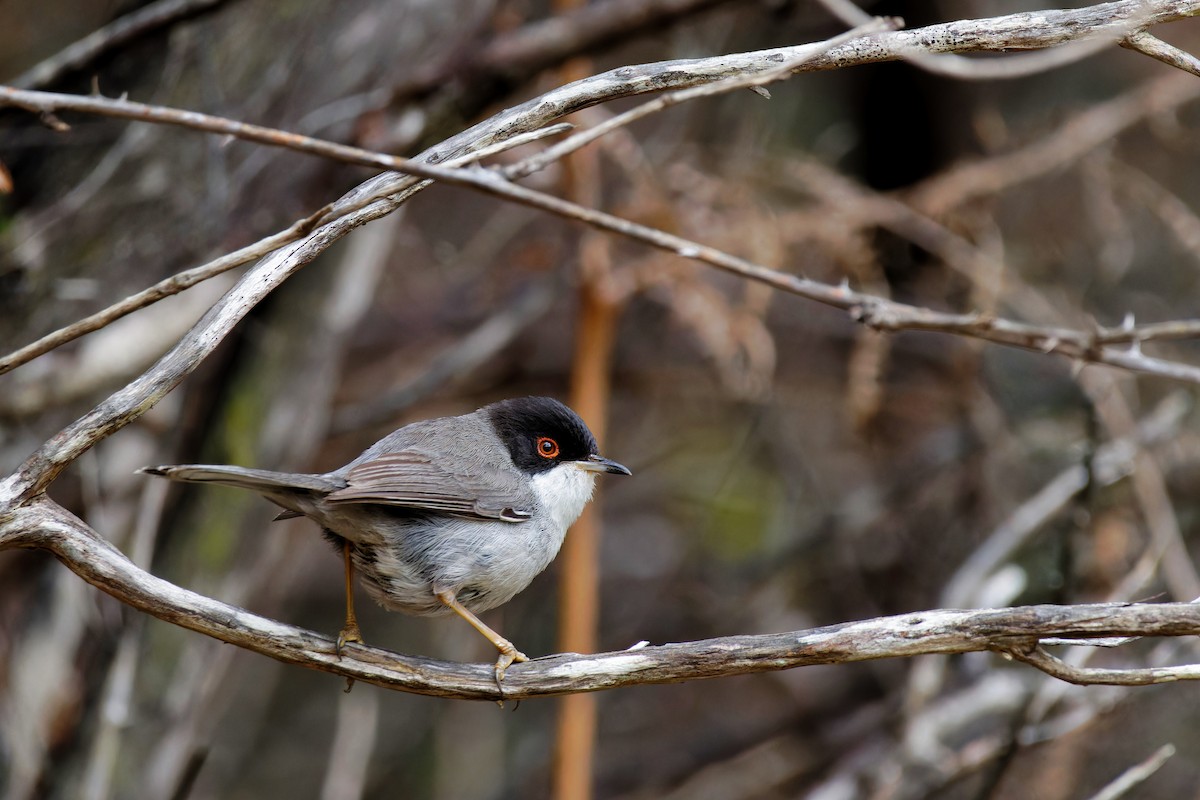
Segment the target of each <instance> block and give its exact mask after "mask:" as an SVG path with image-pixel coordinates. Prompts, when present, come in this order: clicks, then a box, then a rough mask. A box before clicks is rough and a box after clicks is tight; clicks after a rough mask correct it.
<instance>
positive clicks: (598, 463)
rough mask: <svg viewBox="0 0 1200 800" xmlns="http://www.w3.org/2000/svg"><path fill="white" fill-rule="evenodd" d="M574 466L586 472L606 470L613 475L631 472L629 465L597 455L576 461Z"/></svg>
mask: <svg viewBox="0 0 1200 800" xmlns="http://www.w3.org/2000/svg"><path fill="white" fill-rule="evenodd" d="M575 466H577V467H579V468H580V469H586V470H587V471H588V472H608V473H611V474H613V475H632V474H633V473H632V472H630V471H629V467H626V466H623V465H621V464H618V463H617V462H615V461H610V460H609V459H607V458H604V457H602V456H598V455H590V456H588V457H587V458H586V459H584V460H582V461H576V462H575Z"/></svg>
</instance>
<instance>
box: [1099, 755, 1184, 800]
mask: <svg viewBox="0 0 1200 800" xmlns="http://www.w3.org/2000/svg"><path fill="white" fill-rule="evenodd" d="M1173 755H1175V745H1173V744H1171V743H1169V742H1168V743H1167V744H1164V745H1163V746H1162V747H1160V748H1158V749H1157V750H1155V751H1154V752H1153V753H1151V754H1150V757H1149V758H1147V759H1146V760H1145V761H1143V762H1142V763H1140V764H1134V765H1133V766H1132V767H1130V768H1129V769H1127V770H1125V771H1124V772H1122V773H1121V774H1120V775H1118V776H1117V778H1116V780H1114V781H1113V782H1112V783H1110V784H1108V785H1107V786H1105V787H1104V788H1103V789H1101V790H1100V791H1099V792H1097V793H1096V794H1094V795H1092V796H1091V798H1090V800H1118V798H1120V797H1124V796H1125V794H1126V793H1127V792H1128V791H1129V790H1130V789H1132V788H1133V787H1135V786H1137V785H1138V784H1140V783H1144V782H1145V781H1146V779H1147V778H1149V777H1150V776H1151V775H1153V774H1154V773H1156V772H1158V770H1159V768H1160V767H1161V766H1162V765H1163V764H1165V763H1167V759H1168V758H1170V757H1171V756H1173Z"/></svg>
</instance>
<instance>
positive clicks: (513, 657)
mask: <svg viewBox="0 0 1200 800" xmlns="http://www.w3.org/2000/svg"><path fill="white" fill-rule="evenodd" d="M598 450H599V448H598V446H597V444H596V438H595V436H593V435H592V432H591V431H590V430H589V429H588V427H587V425H586V424H585V423H584V422H583V420H582V419H580V417H579V415H578V414H576V413H575V412H574V411H572V410H571V409H570V408H569V407H567V406H566V405H564V404H563V403H561V402H559V401H558V400H555V399H554V398H550V397H519V398H512V399H507V400H501V401H499V402H495V403H492V404H490V405H486V406H484V407H482V408H480V409H478V410H476V411H473V412H471V413H469V414H463V415H461V416H454V417H439V418H436V419H427V420H422V421H419V422H413V423H411V424H409V425H405V426H404V427H402V428H399V429H397V430H395V431H393V432H392V433H389V434H388V435H387V436H384V437H383V438H382V439H380V440H379V441H378V442H376V443H375V444H373V445H371V446H370V447H368V448H367V449H366V450H365V451H363V453H362V454H361V455H359V456H358V457H357V458H355V459H354V460H353V461H351V462H350V463H348V464H346V465H345V466H343V467H341V468H339V469H335V470H333V471H332V472H325V473H315V474H305V473H290V472H273V471H270V470H263V469H253V468H250V467H240V466H231V465H224V464H220V465H218V464H179V465H170V466H158V467H145V468H143V469H141V470H139V472H142V473H146V474H149V475H156V476H161V477H164V478H168V479H171V480H175V481H185V482H190V483H211V484H218V485H221V486H232V487H237V488H240V489H249V490H250V491H253V492H257V493H258V494H260V495H262V496H263V497H265V498H266V499H267V500H269V501H271V502H272V503H274V504H275V505H277V506H279V507H281V508H282V509H283V511H282V512H281V513H280V514H279V515H278V516H277V517H276V519H289V518H293V517H301V516H303V517H308V518H309V519H311V520H313V521H314V522H315V523H316V524H317V525H319V526H320V527H321V530H322V531H323V532H324V534H325V536H326V538H327V539H329V540H330V541H331V542H332V543H333V544H334V545H335V546H336V547H337V548H338V549H339V550H340V551H341V554H342V557H343V559H344V561H345V582H346V621H345V625H344V626H343V628H342V630H341V632H340V633H339V635H338V639H337V644H336V652H337V654H338V655H339V656H340V655H341V652H342V649H343V648H344V647H345V645H346V644H347V643H349V642H360V643H361V642H362V641H363V639H362V632H361V629H360V628H359V625H358V620H357V618H356V616H355V613H354V595H353V579H354V574H355V573H357V574H358V576H359V579H360V581H361V583H362V585H363V587H364V588H365V589H366V591H367V593H368V594H369V595H371V597H372V598H374V599H375V601H376V602H378V603H379V604H380V605H381V606H383V607H384V608H386V609H389V610H393V611H400V612H404V613H407V614H413V615H419V616H426V615H439V614H447V613H451V612H452V613H454V614H457V615H458V616H460V617H462V618H463V619H464V620H466V621H467V622H468V623H469V624H470V625H471V626H472V627H474V628H475V630H477V631H478V632H479V633H481V634H482V635H483V636H484V637H485V638H487V640H488V641H489V642H491V643H492V645H493V646H495V648H496V649H497V651H498V652H499V657H498V658H497V660H496V664H495V677H496V681H497V683H499V682H501V681H503V680H504V675H505V671H506V670H507V669H508V667H509V666H510V665H512V663H513V662H520V661H528V660H529V659H528V657H527V656H526V655H525V654H524V653H522V652H521V651H519V650H518V649H517V648H516V647H515V646H514V645H513V644H512V642H510V641H509V640H508V639H505V638H504V637H503V636H501V635H500V634H499V633H497V632H496V631H494V630H492V628H490V627H488V626H487V625H486V624H484V622H483V621H482V620H480V619H479V617H478V616H476V615H477V614H478V613H480V612H483V611H487V610H488V609H492V608H495V607H497V606H499V605H502V604H503V603H506V602H508V601H509V600H511V599H512V598H513V597H514V596H516V595H517V593H519V592H520V591H522V590H523V589H525V587H527V586H528V585H529V583H530V582H531V581H532V580H533V579H534V578H535V577H536V576H537V575H538V574H540V573H541V572H542V571H543V570H544V569H545V568H546V567H547V566H549V564H550V562H551V561H553V560H554V557H555V556H556V555H557V554H558V550H559V547H560V546H561V545H562V542H563V539H564V537H565V536H566V532H567V529H568V528H569V527H570V526H571V525H572V523H574V522H575V520H576V519H577V518H578V517H579V515H580V514H581V513H582V512H583V509H584V506H585V505H587V503H588V501H589V500H590V499H591V496H592V493H593V491H594V487H595V482H596V476H597V475H600V474H605V473H607V474H614V475H630V474H632V473H631V472H630V470H629V469H628V468H627V467H625V466H623V465H621V464H619V463H617V462H616V461H612V460H610V459H607V458H604V457H603V456H601V455H600V454H599V452H598Z"/></svg>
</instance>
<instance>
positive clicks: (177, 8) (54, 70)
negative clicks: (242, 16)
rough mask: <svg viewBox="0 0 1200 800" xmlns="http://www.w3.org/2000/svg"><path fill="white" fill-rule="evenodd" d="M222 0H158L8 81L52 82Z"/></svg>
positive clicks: (25, 85)
mask: <svg viewBox="0 0 1200 800" xmlns="http://www.w3.org/2000/svg"><path fill="white" fill-rule="evenodd" d="M223 2H225V0H158V2H156V3H151V4H149V5H147V6H143V7H142V8H139V9H137V10H136V11H133V12H130V13H129V14H126V15H125V16H123V17H121V18H119V19H116V20H114V21H112V22H110V23H109V24H107V25H105V26H104V27H102V28H100V29H98V30H95V31H93V32H92V33H89V34H88V35H87V36H85V37H83V38H82V39H80V40H79V41H77V42H75V43H73V44H71V45H69V46H68V47H66V48H64V49H63V50H60V51H59V52H58V53H56V54H54V55H53V56H51V57H50V58H47V59H45V60H44V61H42V62H40V63H39V64H37V65H36V66H34V67H33V68H31V69H29V70H27V71H25V72H23V73H22V74H20V75H18V76H17V77H16V78H13V80H12V82H11V83H12V85H13V86H15V87H17V88H18V89H35V88H37V87H39V86H45V85H46V84H48V83H53V82H54V81H55V80H56V79H57V78H58V77H59V76H61V75H62V74H63V73H64V72H67V71H68V70H73V69H80V68H81V67H83V66H85V65H86V64H88V63H89V62H91V61H93V60H94V59H95V58H96V57H97V56H99V55H100V54H101V53H103V52H105V51H107V50H111V49H113V48H115V47H119V46H120V45H123V44H125V43H126V42H128V41H130V40H131V39H135V38H137V37H138V36H144V35H145V34H147V33H149V32H151V31H153V30H154V29H155V28H160V27H162V26H164V25H169V24H171V23H172V22H176V21H178V20H181V19H184V18H186V17H191V16H195V15H196V14H199V13H201V12H203V11H208V10H210V9H212V8H215V7H217V6H219V5H221V3H223Z"/></svg>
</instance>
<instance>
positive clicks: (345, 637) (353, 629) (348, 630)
mask: <svg viewBox="0 0 1200 800" xmlns="http://www.w3.org/2000/svg"><path fill="white" fill-rule="evenodd" d="M342 557H343V558H344V559H345V561H346V625H345V627H343V628H342V632H341V633H339V634H338V638H337V653H338V656H339V657H340V656H341V654H342V648H343V647H344V646H345V645H346V642H362V640H363V639H362V631H360V630H359V629H358V619H357V618H356V617H355V616H354V562H353V561H352V560H351V559H350V540H349V539H344V540H342Z"/></svg>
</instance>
